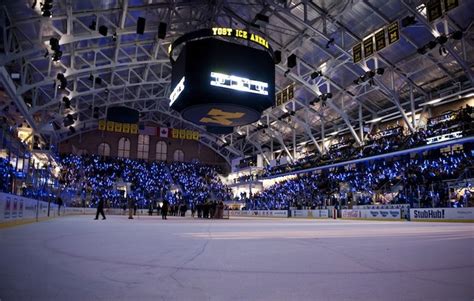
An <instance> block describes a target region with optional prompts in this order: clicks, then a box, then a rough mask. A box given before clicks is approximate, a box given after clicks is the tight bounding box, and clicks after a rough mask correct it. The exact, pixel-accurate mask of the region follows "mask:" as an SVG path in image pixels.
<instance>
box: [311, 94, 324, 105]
mask: <svg viewBox="0 0 474 301" xmlns="http://www.w3.org/2000/svg"><path fill="white" fill-rule="evenodd" d="M320 100H321V99H320V98H319V96H316V97H315V98H314V99H313V100H312V101H310V102H309V104H311V105H314V104H315V103H318V102H319V101H320Z"/></svg>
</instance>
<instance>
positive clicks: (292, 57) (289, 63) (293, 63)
mask: <svg viewBox="0 0 474 301" xmlns="http://www.w3.org/2000/svg"><path fill="white" fill-rule="evenodd" d="M286 65H287V66H288V68H289V69H291V68H293V67H295V66H296V55H295V54H294V53H293V54H292V55H290V56H289V57H288V59H287V61H286Z"/></svg>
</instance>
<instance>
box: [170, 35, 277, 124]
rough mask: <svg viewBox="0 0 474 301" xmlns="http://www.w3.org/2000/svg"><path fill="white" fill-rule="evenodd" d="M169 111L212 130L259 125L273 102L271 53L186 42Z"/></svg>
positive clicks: (208, 40)
mask: <svg viewBox="0 0 474 301" xmlns="http://www.w3.org/2000/svg"><path fill="white" fill-rule="evenodd" d="M171 87H172V93H171V95H170V100H171V102H170V106H171V108H172V109H174V110H176V111H178V112H180V113H181V115H182V116H183V118H184V119H186V120H189V121H191V122H194V123H196V124H199V125H205V126H211V127H215V126H218V127H234V126H238V125H244V124H249V123H252V122H255V121H257V120H258V119H259V118H260V116H261V114H262V112H263V110H265V109H266V108H268V107H270V106H272V105H273V104H274V100H275V65H274V62H273V59H272V57H271V56H270V55H269V53H268V52H266V51H262V50H259V49H255V48H252V47H247V46H244V45H240V44H236V43H232V42H226V41H221V40H217V39H213V38H206V39H201V40H195V41H190V42H187V43H186V44H185V45H184V46H183V49H182V50H181V52H180V54H179V57H178V59H177V60H176V62H175V63H174V65H173V71H172V79H171Z"/></svg>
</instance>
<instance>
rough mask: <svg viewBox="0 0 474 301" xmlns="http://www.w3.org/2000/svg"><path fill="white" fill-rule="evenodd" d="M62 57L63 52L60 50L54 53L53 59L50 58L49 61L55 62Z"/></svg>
mask: <svg viewBox="0 0 474 301" xmlns="http://www.w3.org/2000/svg"><path fill="white" fill-rule="evenodd" d="M62 56H63V52H62V51H61V50H58V51H55V52H54V53H53V57H52V58H51V60H52V61H53V62H57V61H59V60H60V59H61V57H62Z"/></svg>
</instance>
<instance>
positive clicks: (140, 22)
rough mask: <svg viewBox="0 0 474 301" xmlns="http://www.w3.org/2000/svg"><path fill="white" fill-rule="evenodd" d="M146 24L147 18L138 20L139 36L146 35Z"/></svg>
mask: <svg viewBox="0 0 474 301" xmlns="http://www.w3.org/2000/svg"><path fill="white" fill-rule="evenodd" d="M145 22H146V19H145V18H143V17H138V20H137V34H144V33H145Z"/></svg>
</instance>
